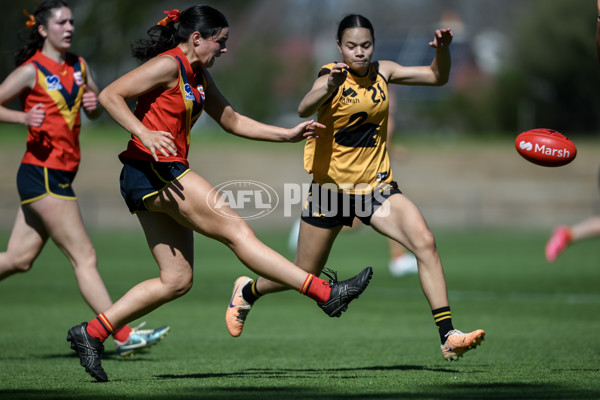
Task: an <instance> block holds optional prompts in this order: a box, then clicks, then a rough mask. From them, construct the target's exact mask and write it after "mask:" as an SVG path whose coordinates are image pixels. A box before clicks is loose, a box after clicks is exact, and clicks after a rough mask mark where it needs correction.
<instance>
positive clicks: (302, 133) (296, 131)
mask: <svg viewBox="0 0 600 400" xmlns="http://www.w3.org/2000/svg"><path fill="white" fill-rule="evenodd" d="M317 128H320V129H324V128H325V125H323V124H321V123H318V122H315V121H314V120H310V121H304V122H302V123H300V124H298V125H296V126H295V127H293V128H292V129H290V130H289V136H288V138H287V141H288V142H292V143H296V142H299V141H301V140H304V139H312V138H316V137H319V135H318V134H317V133H316V132H315V129H317Z"/></svg>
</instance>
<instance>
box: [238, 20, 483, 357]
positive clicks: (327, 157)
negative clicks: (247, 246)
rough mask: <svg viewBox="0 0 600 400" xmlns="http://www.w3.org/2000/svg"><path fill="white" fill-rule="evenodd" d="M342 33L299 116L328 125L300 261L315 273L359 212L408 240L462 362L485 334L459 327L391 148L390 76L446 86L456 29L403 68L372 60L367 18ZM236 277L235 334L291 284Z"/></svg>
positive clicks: (317, 153)
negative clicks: (418, 62) (429, 55)
mask: <svg viewBox="0 0 600 400" xmlns="http://www.w3.org/2000/svg"><path fill="white" fill-rule="evenodd" d="M337 32H338V33H337V45H338V49H339V51H340V53H341V55H342V58H343V60H342V61H341V62H332V63H329V64H327V65H324V66H323V67H321V70H320V71H319V75H318V78H317V79H316V81H315V82H314V84H313V87H312V88H311V90H310V91H309V92H308V93H307V94H306V96H305V97H304V99H303V100H302V101H301V102H300V106H299V108H298V113H299V115H300V116H301V117H308V116H310V115H313V114H314V113H318V121H319V122H321V123H323V124H324V125H325V126H326V128H325V129H323V128H320V127H319V128H318V129H317V130H316V133H317V134H318V135H319V138H318V139H317V140H309V141H307V143H306V146H305V151H304V167H305V169H306V171H307V172H308V173H310V174H312V176H313V184H312V185H311V187H312V191H311V193H310V194H309V197H308V199H307V201H306V202H305V206H304V209H303V212H302V222H301V224H300V233H299V237H298V250H297V252H296V261H295V262H296V264H297V265H299V266H300V267H301V268H302V269H304V270H306V271H309V272H311V273H313V274H315V275H318V274H319V273H320V272H321V271H322V270H323V268H324V266H325V263H326V262H327V258H328V256H329V252H330V250H331V247H332V245H333V242H334V241H335V238H336V237H337V235H338V234H339V232H340V231H341V229H342V227H343V226H345V225H346V226H351V225H352V221H353V220H354V218H355V217H358V218H359V219H360V220H361V221H362V222H363V223H365V224H367V225H371V226H373V228H374V229H375V230H376V231H377V232H380V233H382V234H383V235H385V236H387V237H389V238H390V239H393V240H395V241H396V242H398V243H400V244H402V245H404V246H406V248H407V249H408V250H410V251H411V252H412V253H413V254H414V255H415V256H416V258H417V260H418V270H419V271H418V272H419V278H420V280H421V287H422V289H423V292H424V293H425V297H426V298H427V300H428V302H429V305H430V307H431V310H432V313H433V318H434V321H435V323H436V325H437V327H438V331H439V335H440V340H441V343H442V346H441V350H442V356H443V357H444V358H445V359H446V360H455V359H457V358H459V357H461V356H462V355H463V354H464V353H465V352H467V351H468V350H470V349H471V348H474V347H476V346H478V345H479V344H480V343H481V341H482V340H483V338H484V335H485V332H484V331H483V330H481V329H478V330H475V331H473V332H470V333H463V332H461V331H459V330H456V329H454V327H453V324H452V315H451V312H450V306H449V302H448V295H447V288H446V280H445V277H444V271H443V269H442V263H441V260H440V256H439V254H438V251H437V248H436V245H435V240H434V237H433V234H432V233H431V232H430V230H429V228H428V227H427V224H426V222H425V219H424V217H423V215H422V214H421V212H420V211H419V209H418V208H417V207H416V206H415V205H414V204H413V202H412V201H411V200H410V199H409V198H408V197H406V196H404V195H403V194H402V192H401V191H400V190H399V189H398V185H397V183H396V182H395V181H394V179H393V176H392V170H391V166H390V161H389V157H388V153H387V148H386V140H387V127H388V118H389V95H388V84H390V83H393V84H404V85H428V86H439V85H443V84H445V83H446V82H447V80H448V76H449V74H450V50H449V46H450V43H451V42H452V33H451V32H450V30H449V29H441V30H437V31H435V34H434V38H433V40H432V41H431V42H430V43H429V46H430V47H432V48H434V49H435V57H434V60H433V62H432V63H431V65H427V66H416V67H405V66H402V65H399V64H397V63H396V62H393V61H384V60H382V61H379V62H375V61H372V60H371V58H372V56H373V50H374V45H375V35H374V29H373V26H372V24H371V22H370V21H369V20H368V19H367V18H365V17H363V16H361V15H356V14H354V15H349V16H347V17H345V18H344V19H342V21H341V22H340V24H339V27H338V31H337ZM361 189H364V190H361ZM348 205H349V206H350V207H348ZM336 206H337V207H336ZM238 282H239V283H242V288H241V289H238V292H239V296H240V300H239V303H240V310H242V311H241V313H240V314H241V317H240V318H238V319H237V320H233V319H232V318H227V322H228V323H227V328H228V330H229V332H230V333H231V335H232V336H239V334H240V333H241V332H242V328H243V324H244V320H245V318H246V316H247V314H248V312H249V310H250V307H251V306H252V303H253V302H254V301H255V300H256V299H258V298H259V297H260V296H261V295H264V294H268V293H273V292H278V291H281V290H285V289H286V288H285V287H284V286H282V285H280V284H277V283H275V282H270V281H268V280H266V279H264V278H259V279H258V280H256V281H254V280H251V279H250V278H247V277H240V278H238ZM228 312H230V311H228ZM229 321H233V322H231V323H230V322H229Z"/></svg>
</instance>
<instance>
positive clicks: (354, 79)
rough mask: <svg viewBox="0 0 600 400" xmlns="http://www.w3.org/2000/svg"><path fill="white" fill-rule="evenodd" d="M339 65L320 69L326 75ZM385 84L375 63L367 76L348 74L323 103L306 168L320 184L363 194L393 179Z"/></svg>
mask: <svg viewBox="0 0 600 400" xmlns="http://www.w3.org/2000/svg"><path fill="white" fill-rule="evenodd" d="M334 65H335V63H330V64H327V65H324V66H323V67H321V70H320V72H319V76H321V75H324V74H328V73H329V71H330V70H331V68H332V67H333V66H334ZM387 89H388V88H387V81H386V80H385V79H384V78H383V76H381V75H380V74H379V72H378V63H376V62H375V63H371V65H370V66H369V69H368V70H367V73H366V74H365V75H364V76H358V75H356V74H355V73H353V72H352V71H348V74H347V76H346V81H345V82H344V83H343V84H342V85H341V86H340V87H339V88H338V89H337V91H336V92H335V93H334V94H333V95H332V96H331V97H330V98H329V99H327V100H326V101H325V103H323V105H321V107H320V108H319V110H318V121H319V122H320V123H322V124H323V125H325V126H326V128H325V129H318V130H317V134H318V135H319V137H318V138H316V139H311V140H308V141H307V142H306V146H305V148H304V168H305V169H306V171H307V172H308V173H312V174H313V179H314V181H315V182H316V183H318V184H320V185H325V184H335V185H336V186H337V187H338V191H343V190H346V191H347V192H348V193H350V194H360V192H361V191H360V188H359V190H354V188H357V186H358V185H361V186H363V187H364V186H365V185H368V187H369V188H370V189H374V188H375V187H376V186H379V185H380V184H383V183H389V182H391V181H392V180H393V178H392V170H391V167H390V160H389V157H388V153H387V149H386V140H387V123H388V112H389V103H388V90H387Z"/></svg>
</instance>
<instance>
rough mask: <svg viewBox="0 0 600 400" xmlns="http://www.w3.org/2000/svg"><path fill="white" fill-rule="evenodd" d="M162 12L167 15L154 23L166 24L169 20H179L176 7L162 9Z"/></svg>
mask: <svg viewBox="0 0 600 400" xmlns="http://www.w3.org/2000/svg"><path fill="white" fill-rule="evenodd" d="M163 13H164V14H167V16H166V17H164V18H163V19H161V20H160V21H158V24H156V25H160V26H167V24H168V23H169V22H179V16H180V15H181V14H180V13H179V10H178V9H176V8H174V9H172V10H171V11H163Z"/></svg>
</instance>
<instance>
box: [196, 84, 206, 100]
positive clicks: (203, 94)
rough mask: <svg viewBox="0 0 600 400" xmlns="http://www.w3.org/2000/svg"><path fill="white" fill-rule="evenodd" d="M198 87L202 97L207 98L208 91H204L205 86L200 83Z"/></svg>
mask: <svg viewBox="0 0 600 400" xmlns="http://www.w3.org/2000/svg"><path fill="white" fill-rule="evenodd" d="M197 89H198V93H200V97H202V100H204V99H206V93H204V86H202V85H200V86H198V87H197Z"/></svg>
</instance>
